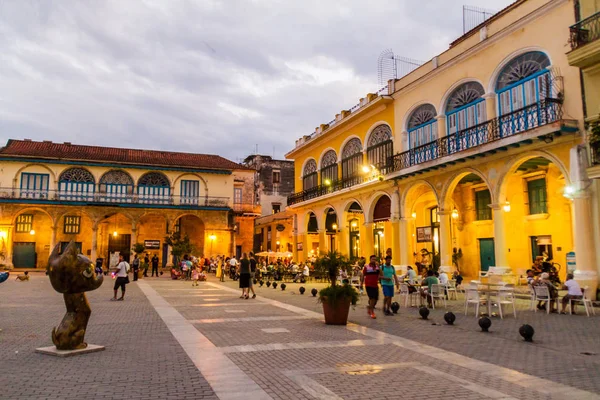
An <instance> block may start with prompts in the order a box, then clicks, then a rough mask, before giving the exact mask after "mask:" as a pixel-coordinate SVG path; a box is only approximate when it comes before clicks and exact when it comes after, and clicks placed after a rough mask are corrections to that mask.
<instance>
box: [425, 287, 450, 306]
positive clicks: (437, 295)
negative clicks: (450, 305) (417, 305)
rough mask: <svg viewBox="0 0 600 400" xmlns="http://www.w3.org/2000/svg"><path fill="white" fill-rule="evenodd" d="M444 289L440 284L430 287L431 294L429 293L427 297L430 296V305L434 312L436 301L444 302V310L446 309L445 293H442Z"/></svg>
mask: <svg viewBox="0 0 600 400" xmlns="http://www.w3.org/2000/svg"><path fill="white" fill-rule="evenodd" d="M444 288H445V286H444V285H441V284H437V285H435V284H434V285H431V293H429V295H430V296H431V305H432V306H433V309H434V310H435V301H436V300H442V301H443V302H444V308H446V306H447V304H446V293H444Z"/></svg>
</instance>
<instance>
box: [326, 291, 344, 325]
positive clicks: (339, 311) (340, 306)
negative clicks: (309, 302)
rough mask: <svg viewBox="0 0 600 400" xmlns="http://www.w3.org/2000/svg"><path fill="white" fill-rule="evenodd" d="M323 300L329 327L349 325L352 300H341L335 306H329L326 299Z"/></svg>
mask: <svg viewBox="0 0 600 400" xmlns="http://www.w3.org/2000/svg"><path fill="white" fill-rule="evenodd" d="M321 300H322V304H323V315H325V323H326V324H327V325H346V324H347V323H348V312H349V311H350V299H343V300H342V299H340V300H338V301H337V302H336V303H335V304H329V303H328V302H327V298H326V297H324V298H322V299H321Z"/></svg>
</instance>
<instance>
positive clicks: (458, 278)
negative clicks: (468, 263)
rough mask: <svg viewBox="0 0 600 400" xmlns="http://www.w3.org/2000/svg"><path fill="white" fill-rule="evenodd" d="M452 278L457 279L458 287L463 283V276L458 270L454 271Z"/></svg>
mask: <svg viewBox="0 0 600 400" xmlns="http://www.w3.org/2000/svg"><path fill="white" fill-rule="evenodd" d="M452 279H454V280H455V281H456V287H459V286H460V285H462V281H463V277H462V275H461V274H460V272H459V271H458V270H457V271H454V272H453V273H452Z"/></svg>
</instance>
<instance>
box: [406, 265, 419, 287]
mask: <svg viewBox="0 0 600 400" xmlns="http://www.w3.org/2000/svg"><path fill="white" fill-rule="evenodd" d="M406 276H407V277H408V283H410V284H411V285H414V284H415V281H416V280H417V273H416V272H415V270H414V269H413V268H412V267H411V266H410V265H409V266H408V267H406Z"/></svg>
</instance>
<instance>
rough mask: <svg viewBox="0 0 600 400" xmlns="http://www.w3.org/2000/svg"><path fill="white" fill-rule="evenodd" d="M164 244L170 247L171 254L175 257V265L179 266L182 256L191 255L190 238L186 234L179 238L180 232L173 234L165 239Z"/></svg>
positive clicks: (192, 248) (192, 247)
mask: <svg viewBox="0 0 600 400" xmlns="http://www.w3.org/2000/svg"><path fill="white" fill-rule="evenodd" d="M165 243H166V244H168V245H169V246H171V249H172V250H171V254H172V255H173V256H174V257H175V265H178V264H179V261H180V260H181V257H182V256H183V255H184V254H191V253H193V251H194V246H193V245H192V243H191V242H190V237H189V236H188V235H187V234H186V235H183V237H181V232H173V233H172V234H171V235H169V236H167V237H165Z"/></svg>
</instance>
